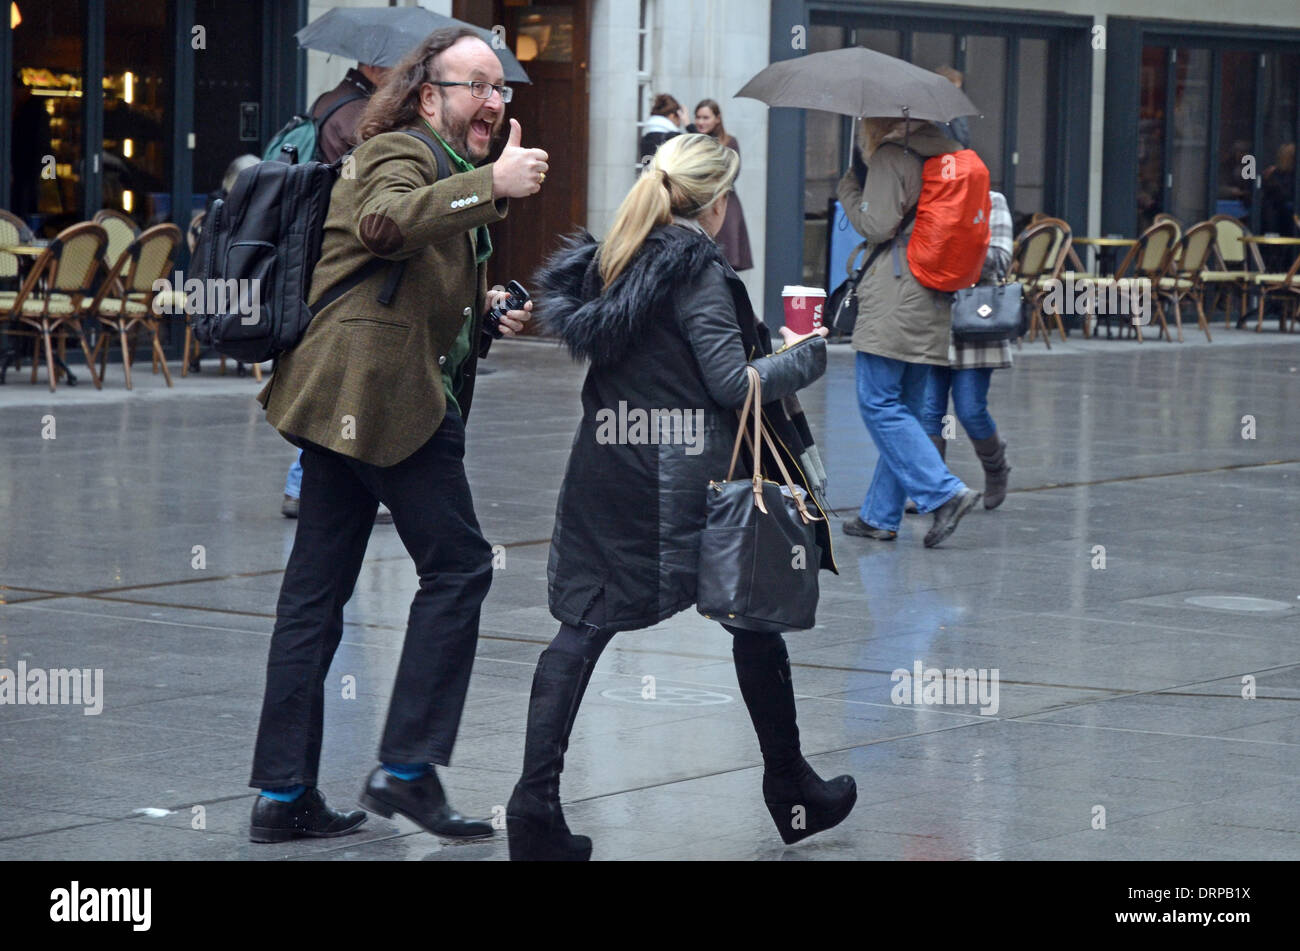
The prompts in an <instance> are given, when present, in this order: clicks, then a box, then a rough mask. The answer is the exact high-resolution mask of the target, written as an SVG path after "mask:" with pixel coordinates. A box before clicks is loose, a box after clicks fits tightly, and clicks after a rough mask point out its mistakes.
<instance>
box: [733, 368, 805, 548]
mask: <svg viewBox="0 0 1300 951" xmlns="http://www.w3.org/2000/svg"><path fill="white" fill-rule="evenodd" d="M745 375H746V376H747V377H748V378H749V391H748V392H747V393H746V394H745V405H744V406H743V407H741V409H740V412H739V414H738V415H739V417H740V429H739V431H738V432H737V433H736V442H735V445H733V446H732V448H731V466H730V467H729V468H728V469H727V481H728V482H730V481H731V480H732V479H733V477H734V476H735V474H736V462H737V460H738V459H739V457H740V444H741V442H742V441H743V442H745V443H748V445H749V451H750V454H751V455H752V456H753V458H754V473H753V477H752V484H753V488H754V505H755V507H756V508H757V509H758V510H759V511H760V512H762V513H763V514H764V515H766V514H768V513H767V506H766V504H764V502H763V469H762V464H763V452H762V447H763V445H764V443H765V442H766V444H767V446H768V448H769V449H771V451H772V458H773V459H775V460H776V466H777V469H779V470H780V472H781V478H783V479H784V480H785V485H786V488H787V489H789V490H790V497H791V498H792V499H794V504H795V507H796V508H797V509H798V510H799V517H800V518H802V519H803V521H804V524H808V523H809V522H812V521H815V520H816V519H815V517H814V516H813V515H812V514H811V513H809V511H808V507H807V505H805V503H804V500H803V495H802V494H801V492H800V490H799V489H798V488H797V487H796V486H795V484H794V480H793V479H792V478H790V470H789V469H787V468H786V465H785V460H784V459H782V458H781V453H779V452H778V451H777V450H776V447H775V446H773V445H772V442H771V437H769V436H768V435H767V430H766V429H765V428H764V427H763V382H762V377H761V376H759V373H758V370H757V369H756V368H754V367H753V366H746V367H745ZM751 407H752V409H751ZM751 411H752V413H753V419H754V435H753V437H752V438H751V437H750V435H749V432H748V430H747V429H746V428H745V424H746V422H747V420H746V419H745V417H746V416H747V415H748V414H749V413H750V412H751Z"/></svg>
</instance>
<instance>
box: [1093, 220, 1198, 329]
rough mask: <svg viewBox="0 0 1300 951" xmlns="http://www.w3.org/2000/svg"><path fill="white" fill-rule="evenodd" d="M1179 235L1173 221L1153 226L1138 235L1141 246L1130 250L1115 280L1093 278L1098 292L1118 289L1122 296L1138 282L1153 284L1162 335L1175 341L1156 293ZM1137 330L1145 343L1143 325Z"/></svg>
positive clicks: (1108, 324) (1107, 316)
mask: <svg viewBox="0 0 1300 951" xmlns="http://www.w3.org/2000/svg"><path fill="white" fill-rule="evenodd" d="M1177 234H1178V225H1177V224H1175V223H1174V222H1172V221H1157V222H1156V223H1155V224H1153V225H1152V226H1151V227H1149V228H1147V230H1146V231H1143V232H1142V233H1141V234H1140V235H1138V239H1137V244H1135V245H1133V247H1131V248H1129V249H1128V253H1127V254H1125V255H1124V260H1123V261H1121V262H1120V265H1119V267H1118V268H1116V269H1115V276H1114V277H1089V278H1088V280H1089V281H1091V282H1092V284H1093V286H1094V289H1095V290H1097V291H1111V290H1117V291H1120V292H1121V293H1124V292H1127V291H1128V290H1130V289H1131V288H1132V286H1133V284H1134V282H1136V281H1148V282H1150V285H1151V288H1152V291H1153V294H1154V303H1155V308H1156V316H1157V317H1159V318H1160V327H1161V331H1160V332H1161V334H1162V335H1163V336H1164V337H1165V338H1166V339H1168V340H1169V341H1171V342H1172V341H1173V339H1174V338H1173V337H1172V336H1171V335H1170V333H1169V325H1168V324H1167V323H1166V322H1165V312H1164V308H1163V307H1162V306H1161V304H1160V295H1159V294H1155V293H1154V291H1155V288H1157V287H1158V286H1159V282H1160V278H1161V277H1162V276H1164V273H1165V267H1166V265H1167V261H1168V257H1169V255H1170V254H1171V253H1172V252H1173V250H1174V246H1175V244H1176V240H1177V239H1176V235H1177ZM1106 322H1107V326H1108V327H1109V326H1110V314H1109V313H1107V315H1106ZM1133 326H1134V327H1135V328H1136V329H1137V338H1138V342H1139V343H1141V342H1142V325H1141V324H1140V323H1134V325H1133Z"/></svg>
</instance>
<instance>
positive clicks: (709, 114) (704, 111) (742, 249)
mask: <svg viewBox="0 0 1300 951" xmlns="http://www.w3.org/2000/svg"><path fill="white" fill-rule="evenodd" d="M688 129H690V127H689V126H688ZM693 131H696V132H703V133H704V134H705V135H709V136H712V137H713V138H715V139H717V140H718V141H719V142H721V143H722V144H723V145H725V146H726V147H727V148H729V149H731V150H732V151H733V152H735V153H736V155H737V156H739V155H740V146H739V145H738V144H737V142H736V137H735V136H734V135H729V134H728V133H727V130H726V128H725V127H724V126H723V124H722V109H721V108H720V107H719V106H718V103H717V101H716V100H714V99H702V100H700V103H699V105H697V106H696V107H695V126H694V130H693ZM717 242H718V246H719V247H720V248H722V252H723V254H725V255H726V256H727V263H728V264H730V265H731V267H732V269H733V270H736V271H746V270H749V269H750V268H752V267H753V266H754V255H753V252H752V251H751V250H750V248H749V229H748V228H747V227H746V226H745V209H744V208H742V207H741V205H740V196H739V195H737V194H736V192H735V190H734V187H733V190H732V192H731V195H730V196H729V197H728V198H727V217H726V219H725V220H724V221H723V222H722V230H721V231H719V232H718V237H717Z"/></svg>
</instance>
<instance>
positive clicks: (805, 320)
mask: <svg viewBox="0 0 1300 951" xmlns="http://www.w3.org/2000/svg"><path fill="white" fill-rule="evenodd" d="M781 299H782V301H783V302H784V304H785V325H786V326H787V327H789V328H790V329H791V330H793V331H794V332H795V333H797V334H809V333H812V332H813V331H814V330H816V329H817V328H818V327H820V326H821V325H822V311H823V309H824V308H825V306H826V291H825V289H823V288H820V287H803V286H802V285H798V284H787V285H786V286H785V287H784V288H782V289H781Z"/></svg>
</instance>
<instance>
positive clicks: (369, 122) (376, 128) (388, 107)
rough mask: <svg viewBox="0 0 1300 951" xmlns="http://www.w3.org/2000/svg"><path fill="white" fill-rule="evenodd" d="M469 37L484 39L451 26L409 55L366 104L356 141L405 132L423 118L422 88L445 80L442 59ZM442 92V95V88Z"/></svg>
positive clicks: (435, 34) (426, 38) (439, 31)
mask: <svg viewBox="0 0 1300 951" xmlns="http://www.w3.org/2000/svg"><path fill="white" fill-rule="evenodd" d="M467 36H472V37H474V38H475V39H482V37H481V36H479V35H478V34H477V33H475V32H474V31H473V30H470V29H466V28H465V27H463V26H449V27H444V28H443V29H441V30H434V31H433V32H432V33H430V34H429V35H428V36H427V37H425V38H424V42H423V43H421V44H420V45H419V46H417V47H416V48H415V49H413V50H411V52H409V53H407V54H406V56H405V58H404V59H403V60H402V61H401V62H400V63H398V64H397V65H396V66H394V67H393V68H392V69H391V70H390V71H389V73H388V75H387V76H386V77H384V82H383V85H382V86H380V87H379V88H378V89H377V90H376V91H375V94H374V95H373V96H371V97H370V102H369V103H367V104H366V111H365V112H363V113H362V114H361V121H360V122H359V123H358V124H357V134H356V138H357V141H358V142H364V141H366V139H369V138H372V137H373V136H376V135H379V134H380V133H383V132H393V131H395V130H397V129H404V128H406V127H407V126H409V125H411V124H412V123H414V122H416V121H417V120H418V119H419V118H420V87H421V86H423V85H424V84H425V83H432V82H437V81H438V80H440V79H442V72H441V70H440V69H439V64H438V60H439V58H440V57H441V55H442V53H443V52H444V51H445V50H446V49H447V48H448V47H450V46H451V45H452V44H453V43H455V42H456V41H457V40H461V39H464V38H465V37H467ZM439 89H440V91H441V87H439Z"/></svg>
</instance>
